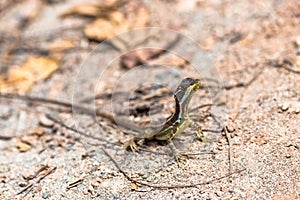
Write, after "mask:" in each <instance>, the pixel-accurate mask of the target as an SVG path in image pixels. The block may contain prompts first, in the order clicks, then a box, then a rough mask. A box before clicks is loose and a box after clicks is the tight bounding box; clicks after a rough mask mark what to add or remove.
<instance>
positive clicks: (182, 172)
mask: <svg viewBox="0 0 300 200" xmlns="http://www.w3.org/2000/svg"><path fill="white" fill-rule="evenodd" d="M80 2H82V3H87V1H76V2H75V1H68V0H65V1H41V0H27V1H25V0H24V1H19V2H15V1H3V2H2V3H0V18H1V21H0V27H1V28H0V32H1V34H0V50H1V51H0V52H1V53H0V56H1V60H0V63H1V68H0V72H1V79H0V80H2V79H3V81H5V80H8V79H9V78H7V79H5V77H9V76H10V75H9V73H8V72H9V69H11V68H13V67H14V66H16V65H22V64H23V63H24V62H26V60H27V59H29V58H31V57H37V56H38V57H47V58H51V59H52V60H55V61H56V62H57V64H58V66H59V69H58V70H56V71H55V72H53V73H52V74H51V75H49V76H48V77H47V78H45V79H39V80H34V83H35V84H34V86H33V87H32V88H31V89H30V90H29V91H21V90H20V88H22V87H20V88H18V87H16V85H17V84H15V85H13V86H11V88H13V89H11V88H9V90H8V89H6V88H5V87H4V85H8V84H10V83H7V82H4V83H2V82H0V83H1V85H2V86H1V95H0V99H1V103H0V107H1V109H0V127H1V132H0V148H1V153H0V188H1V189H0V199H274V200H277V199H300V192H299V191H300V181H299V180H300V164H299V163H300V162H299V161H300V150H299V148H300V128H299V122H300V92H299V91H300V90H299V88H300V55H299V51H300V50H299V49H300V28H299V25H300V2H298V1H288V2H284V1H276V0H268V1H264V2H261V1H246V0H240V1H232V0H230V1H225V2H221V1H198V0H191V1H183V0H175V1H146V0H145V1H130V3H128V2H127V3H126V5H121V7H117V8H116V9H117V10H121V11H122V12H121V13H125V15H124V16H125V18H126V17H127V18H126V19H125V18H122V17H120V16H121V15H120V14H114V15H113V14H111V10H114V9H115V8H114V7H113V6H111V7H109V8H110V9H111V10H109V9H106V11H102V12H103V13H104V14H103V13H102V15H101V14H99V12H96V14H95V13H94V10H93V9H92V11H91V10H88V12H89V14H90V15H92V16H83V15H82V14H79V15H75V16H73V15H71V16H67V17H62V16H61V14H62V13H64V12H66V10H69V9H70V8H72V7H73V6H76V5H79V4H80ZM93 2H94V3H98V4H99V5H104V4H105V5H110V4H112V5H114V4H113V3H111V2H113V1H111V2H109V1H106V2H103V1H93ZM122 6H123V7H122ZM93 8H95V7H93ZM96 8H97V9H98V7H97V6H96ZM106 8H107V7H106ZM140 8H143V9H140ZM139 9H140V10H139ZM145 10H147V11H148V14H149V18H147V16H148V14H147V12H146V11H145ZM114 11H115V10H114ZM135 11H136V12H135ZM138 11H143V12H138ZM106 12H107V13H108V14H107V15H106ZM141 13H142V14H141ZM140 14H141V15H140ZM103 15H105V19H102V20H108V21H106V22H103V23H110V22H111V21H113V23H119V22H120V23H121V25H120V24H119V25H118V26H116V27H118V28H120V30H118V31H117V32H118V33H120V34H118V35H117V36H116V35H109V37H108V38H107V41H106V42H100V41H97V39H95V38H87V37H88V36H87V35H85V33H84V28H85V26H86V25H87V24H92V23H93V21H94V20H95V19H97V18H100V17H103ZM138 19H139V20H138ZM118 20H119V21H118ZM123 20H124V21H123ZM135 20H136V21H137V22H136V21H135ZM145 22H147V23H146V25H143V26H146V27H147V28H145V27H144V28H140V29H134V28H136V27H138V25H141V24H143V23H145ZM126 23H128V24H129V25H128V26H125V25H126ZM124 24H125V25H124ZM123 25H124V27H123ZM149 27H152V28H149ZM153 27H156V28H153ZM122 28H124V30H123V29H122ZM127 28H128V30H129V32H126V31H127ZM100 30H101V29H100ZM114 31H116V30H113V32H114ZM110 34H111V33H110ZM92 35H93V34H92ZM101 37H103V35H102V33H101ZM55 41H59V42H58V43H55V44H56V46H55V45H54V42H55ZM62 41H64V42H62ZM70 41H71V42H70ZM58 44H59V45H58ZM71 44H72V45H71ZM149 47H151V48H150V49H149ZM137 49H139V51H135V50H137ZM141 49H142V50H141ZM161 50H163V51H161ZM126 55H127V56H128V55H129V56H128V57H124V56H126ZM140 64H142V65H143V66H136V65H140ZM184 77H194V78H200V79H201V81H202V83H203V86H202V88H201V89H200V90H199V91H198V92H197V93H196V94H195V96H194V97H193V98H192V102H191V105H190V107H191V108H195V107H197V106H198V107H199V106H201V105H202V106H203V105H205V104H213V106H206V107H202V108H198V109H196V110H195V111H193V112H191V114H190V115H191V117H192V119H193V120H194V121H195V122H197V124H198V125H200V127H201V129H203V133H204V136H205V138H206V140H205V141H201V140H199V139H198V138H197V136H196V134H195V133H196V131H197V129H198V127H194V126H193V127H190V128H188V129H187V130H186V131H185V132H184V133H183V134H181V135H180V136H179V137H178V138H177V139H174V143H175V145H176V147H177V148H178V149H179V150H180V151H182V152H184V153H187V154H189V156H188V158H187V159H186V160H185V162H182V163H177V162H176V161H175V159H174V158H173V156H172V152H171V150H170V148H169V146H168V145H166V144H165V143H164V142H157V141H149V142H147V141H144V142H143V141H141V142H139V143H138V146H139V147H140V149H141V151H139V152H131V151H128V150H124V149H123V146H122V143H124V142H126V141H127V140H128V139H130V138H131V137H132V135H133V134H134V133H132V131H128V130H125V129H124V128H122V127H119V126H117V125H116V124H115V123H113V122H112V121H111V120H110V119H108V118H107V117H105V116H104V115H103V114H102V115H97V116H96V115H95V110H98V111H101V112H102V111H103V112H105V113H111V112H112V111H113V112H114V113H115V115H116V116H117V115H118V116H122V117H123V118H126V119H127V120H128V119H130V120H132V122H134V123H136V124H138V125H139V126H141V127H143V125H145V124H147V123H149V122H153V121H159V122H163V121H162V119H165V118H166V117H167V116H169V115H170V113H172V112H173V111H174V109H173V106H174V100H173V97H172V92H174V90H175V89H176V87H177V86H178V84H179V82H180V80H181V79H183V78H184ZM31 83H32V82H31ZM7 92H10V93H13V94H19V96H18V95H13V96H9V95H8V96H7V95H5V94H7ZM20 95H23V96H20ZM95 96H96V97H97V98H95ZM29 97H31V98H29ZM41 98H43V99H41ZM87 99H90V100H87ZM50 100H55V102H53V101H51V102H50ZM61 102H65V104H62V103H61ZM72 104H73V105H75V106H73V108H72V107H70V105H72ZM76 106H77V107H76ZM83 107H84V108H88V109H90V110H92V111H93V112H92V116H91V115H90V114H87V112H86V111H82V108H83ZM149 113H150V117H149V116H148V114H149ZM47 116H48V117H47ZM49 116H50V117H49ZM213 116H217V119H219V120H220V121H221V123H218V122H217V121H216V120H215V119H214V117H213ZM221 125H224V126H226V127H227V129H226V130H228V132H227V134H226V132H224V131H220V129H222V128H223V126H221ZM76 130H77V131H78V132H77V133H76V132H74V131H76ZM218 130H219V131H218ZM229 142H230V145H229ZM229 152H230V153H229ZM107 153H108V154H109V155H110V156H111V157H110V156H109V155H108V154H107ZM114 161H115V162H116V163H117V165H116V163H114ZM123 172H124V173H125V174H126V176H125V175H124V173H123ZM128 177H129V178H130V179H131V180H129V178H128ZM134 180H135V181H134ZM141 183H146V184H144V185H142V184H141ZM172 187H173V188H172Z"/></svg>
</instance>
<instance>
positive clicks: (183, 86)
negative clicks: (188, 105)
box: [175, 78, 201, 103]
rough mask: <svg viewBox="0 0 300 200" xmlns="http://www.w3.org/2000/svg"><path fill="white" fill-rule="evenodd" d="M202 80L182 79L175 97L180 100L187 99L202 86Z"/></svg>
mask: <svg viewBox="0 0 300 200" xmlns="http://www.w3.org/2000/svg"><path fill="white" fill-rule="evenodd" d="M200 86H201V82H200V80H199V79H193V78H185V79H183V80H182V81H181V83H180V84H179V86H178V88H177V89H176V91H175V99H176V101H178V102H182V103H183V101H186V100H188V99H190V98H191V97H192V95H193V94H194V93H195V92H196V91H197V90H198V89H199V88H200Z"/></svg>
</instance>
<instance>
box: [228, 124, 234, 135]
mask: <svg viewBox="0 0 300 200" xmlns="http://www.w3.org/2000/svg"><path fill="white" fill-rule="evenodd" d="M226 128H227V131H228V132H229V133H232V132H234V131H235V128H234V126H233V125H232V124H231V123H229V124H228V125H227V126H226Z"/></svg>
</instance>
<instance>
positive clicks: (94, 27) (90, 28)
mask: <svg viewBox="0 0 300 200" xmlns="http://www.w3.org/2000/svg"><path fill="white" fill-rule="evenodd" d="M116 16H118V18H117V21H115V20H107V19H103V18H98V19H96V20H95V21H94V22H93V23H91V24H89V25H87V26H86V28H85V29H84V34H85V35H86V37H87V38H89V39H94V40H100V41H103V40H105V39H107V38H108V37H112V36H114V35H116V34H118V33H121V32H124V31H127V30H129V24H128V22H127V21H126V20H125V18H124V16H123V14H122V13H119V14H116V13H114V14H113V17H114V18H116ZM114 18H113V19H114Z"/></svg>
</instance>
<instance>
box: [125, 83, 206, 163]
mask: <svg viewBox="0 0 300 200" xmlns="http://www.w3.org/2000/svg"><path fill="white" fill-rule="evenodd" d="M200 85H201V84H200V80H199V79H192V78H185V79H183V80H182V81H181V83H180V85H179V86H178V88H177V89H176V91H175V93H174V99H175V112H174V113H173V114H172V115H171V116H170V117H169V118H168V119H167V121H166V122H165V124H164V125H163V126H162V128H160V129H159V130H157V129H147V128H146V129H145V130H139V135H138V136H135V137H134V138H133V139H131V140H130V141H128V142H126V143H125V147H126V148H128V147H130V148H131V150H132V151H137V150H138V148H137V145H136V142H138V141H140V140H142V139H147V140H151V139H155V140H165V141H167V142H168V143H169V144H170V147H171V149H172V151H173V153H174V154H175V157H176V159H178V158H179V157H180V156H181V155H180V153H179V152H178V151H177V149H176V148H175V146H174V144H173V142H172V139H173V138H174V137H176V136H178V135H179V134H180V133H182V132H183V131H184V130H185V129H186V128H187V127H189V126H190V125H191V124H192V123H193V121H192V120H191V119H190V117H189V115H188V106H189V103H190V100H191V98H192V96H193V94H194V93H195V92H196V91H197V90H198V89H199V88H200ZM197 135H198V137H202V132H201V130H200V131H198V133H197Z"/></svg>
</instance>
